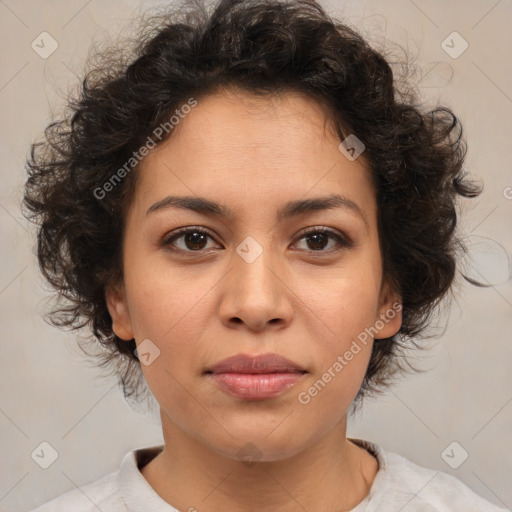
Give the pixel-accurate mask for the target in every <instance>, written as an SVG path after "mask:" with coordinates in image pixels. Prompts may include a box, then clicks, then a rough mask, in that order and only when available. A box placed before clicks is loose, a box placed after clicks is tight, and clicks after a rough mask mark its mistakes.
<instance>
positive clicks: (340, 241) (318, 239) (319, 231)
mask: <svg viewBox="0 0 512 512" xmlns="http://www.w3.org/2000/svg"><path fill="white" fill-rule="evenodd" d="M329 238H330V239H332V240H334V241H335V242H336V243H335V244H334V245H335V248H334V249H332V247H331V248H330V250H324V249H325V247H326V245H328V242H329ZM302 239H305V240H306V243H307V244H308V245H309V246H310V247H313V249H306V250H307V251H309V252H335V251H337V250H341V249H342V248H349V247H352V246H353V243H352V241H351V240H350V239H349V238H348V237H346V236H345V237H343V236H341V235H340V234H338V233H337V232H336V231H333V230H331V229H328V228H324V227H322V228H315V229H311V230H309V231H306V232H305V233H302V236H301V237H300V240H302ZM336 245H337V246H338V247H337V248H336Z"/></svg>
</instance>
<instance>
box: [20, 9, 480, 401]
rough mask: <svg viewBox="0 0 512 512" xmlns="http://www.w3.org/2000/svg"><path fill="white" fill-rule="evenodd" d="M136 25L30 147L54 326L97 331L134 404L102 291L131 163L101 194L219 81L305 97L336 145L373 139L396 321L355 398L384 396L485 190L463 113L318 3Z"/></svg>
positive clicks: (115, 261)
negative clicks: (319, 109) (466, 203)
mask: <svg viewBox="0 0 512 512" xmlns="http://www.w3.org/2000/svg"><path fill="white" fill-rule="evenodd" d="M155 21H156V22H155ZM144 23H145V22H144ZM143 28H144V30H142V31H140V32H139V33H138V35H137V36H136V38H135V44H134V45H133V47H132V52H131V54H130V55H127V54H126V51H125V46H124V45H119V44H118V45H117V46H115V45H114V47H113V48H110V50H109V51H103V52H100V53H98V55H96V57H97V62H96V63H95V65H94V66H93V67H92V69H90V70H89V71H88V72H87V73H86V75H85V78H84V79H83V81H82V83H81V89H80V93H79V97H78V98H71V99H69V101H68V104H67V109H68V110H67V113H66V115H64V116H63V117H62V118H61V119H60V120H58V121H53V122H52V123H51V124H49V125H48V126H47V128H46V130H45V137H44V139H43V140H42V141H39V142H37V143H34V144H32V145H31V151H30V156H29V157H28V158H27V166H26V167H27V172H28V179H27V182H26V187H25V195H24V214H25V215H26V216H27V218H29V219H30V220H32V221H33V222H35V223H36V224H37V225H38V232H37V240H38V245H37V256H38V261H39V265H40V268H41V271H42V273H43V275H44V276H45V278H46V279H47V280H48V282H49V283H50V285H51V286H52V287H53V288H54V289H55V290H56V291H57V293H56V295H55V297H56V299H57V301H56V302H57V304H56V306H55V307H54V308H53V310H52V311H51V313H50V314H49V317H50V322H51V323H52V324H53V325H56V326H60V327H68V328H71V329H81V328H83V327H86V326H88V327H89V328H90V329H91V331H92V333H93V336H90V339H91V341H93V344H94V345H95V346H96V347H99V348H100V349H101V350H99V351H98V352H97V353H95V354H93V356H94V361H96V364H98V363H99V365H100V366H102V367H104V368H107V369H108V370H109V371H110V372H111V373H114V374H115V375H117V376H118V378H119V382H120V384H121V385H122V389H123V393H124V396H125V398H129V397H132V398H134V397H136V398H138V397H140V393H141V391H143V388H144V387H145V381H144V379H143V378H142V372H141V369H140V363H139V360H138V359H137V356H136V354H135V353H134V350H135V348H136V345H135V340H133V339H132V340H122V339H120V338H118V337H117V336H116V335H115V333H114V332H113V330H112V319H111V317H110V314H109V312H108V309H107V306H106V300H105V290H106V289H107V287H108V286H110V285H112V284H113V283H119V282H121V281H122V278H123V275H122V239H123V230H124V219H125V214H126V210H127V207H128V205H129V204H130V201H131V198H132V197H133V192H134V188H135V183H136V178H137V165H136V164H135V165H133V170H131V172H126V173H123V179H122V180H119V181H120V183H116V184H115V186H112V187H110V188H111V190H109V193H108V194H104V193H101V194H99V193H97V191H98V190H100V189H101V187H103V186H104V184H105V183H106V182H108V181H109V179H111V177H112V175H113V171H114V170H115V169H120V168H122V167H123V165H125V164H126V162H127V161H129V159H130V158H131V157H132V156H133V154H134V151H136V150H137V149H138V148H140V147H141V145H142V144H144V142H145V141H147V140H149V139H150V138H151V139H152V140H153V141H154V142H155V143H156V142H157V141H156V140H154V137H153V135H154V133H155V132H154V130H155V129H156V128H157V127H159V126H160V125H161V124H162V123H165V122H166V121H168V119H169V116H170V114H172V113H173V112H175V110H176V109H178V108H179V107H180V105H183V104H184V103H186V101H187V99H189V98H191V97H193V98H196V99H199V100H200V98H201V97H205V96H206V95H211V94H213V93H215V92H217V91H219V90H222V89H223V88H226V89H227V88H236V89H238V90H241V91H245V92H250V93H252V94H255V95H260V96H263V95H265V94H281V93H286V92H292V91H293V92H301V93H305V94H306V95H308V96H309V97H310V98H311V99H312V100H314V101H317V102H319V103H320V104H322V105H323V106H325V107H327V112H328V115H329V117H330V121H332V123H333V126H334V127H335V129H336V133H337V134H338V135H339V137H340V140H343V139H344V138H345V137H346V136H348V135H349V134H351V133H354V134H357V137H358V138H359V139H360V140H361V141H362V142H363V143H364V145H365V146H366V149H365V151H364V153H363V155H362V156H361V158H363V159H364V161H365V162H366V163H367V165H368V167H369V169H370V171H371V177H372V180H373V183H374V185H375V187H376V191H377V205H378V231H379V238H380V244H381V251H382V258H383V276H384V278H385V279H386V280H387V281H388V282H389V283H391V284H392V285H393V286H394V289H395V290H396V291H398V292H399V294H400V296H401V299H402V308H403V309H402V325H401V328H400V331H399V332H398V333H397V334H396V335H394V336H393V337H390V338H387V339H381V340H379V341H378V342H376V343H374V346H373V352H372V355H371V359H370V362H369V366H368V368H367V372H366V376H365V378H364V380H363V382H362V385H361V389H360V391H359V393H358V395H357V397H356V400H354V404H356V403H359V401H360V400H361V399H362V398H363V397H365V396H367V395H369V394H372V393H380V392H382V390H384V389H386V388H387V387H389V386H390V385H391V384H392V382H393V381H394V379H395V377H396V376H397V375H399V373H400V370H406V366H405V364H407V365H408V366H409V368H412V366H411V365H410V362H408V361H407V358H405V357H404V350H405V348H406V344H404V343H402V342H403V340H406V339H407V341H408V342H409V341H410V340H412V338H413V337H416V338H419V337H420V335H421V337H425V336H426V334H425V332H426V330H427V327H430V326H431V323H432V322H431V320H432V319H433V314H434V313H435V312H436V311H437V310H438V309H440V308H438V306H439V304H440V301H441V299H443V298H445V296H447V292H448V291H449V290H451V289H452V283H453V281H454V278H455V274H456V262H457V253H458V251H459V250H463V251H465V250H466V249H465V247H464V244H463V243H462V240H463V239H462V238H461V237H459V236H458V235H457V233H456V229H455V228H456V224H457V211H456V206H457V204H456V199H457V195H459V196H463V197H467V198H469V197H476V196H477V195H478V194H479V193H480V192H481V188H479V186H477V185H475V184H474V183H471V182H469V181H467V178H466V177H465V176H466V173H465V172H464V171H463V168H462V166H463V161H464V158H465V154H466V143H465V141H464V139H463V137H462V127H461V124H460V121H459V120H458V119H457V117H456V116H455V115H454V114H453V112H452V111H451V110H450V109H449V108H446V107H442V106H437V107H436V108H435V109H433V110H428V109H425V108H423V107H422V106H421V104H420V103H419V101H418V94H417V93H416V92H414V90H413V88H412V87H409V86H410V85H411V84H410V83H408V82H407V80H402V82H400V79H399V77H396V76H394V74H393V70H392V67H391V65H390V63H389V62H388V61H387V60H386V58H385V53H384V51H377V50H376V49H373V48H372V47H371V46H370V44H369V43H368V42H366V40H365V39H364V38H363V37H362V35H360V34H359V32H358V31H357V30H355V29H353V28H351V27H349V26H348V25H347V24H346V23H341V22H339V21H338V20H333V19H332V18H331V17H330V16H328V15H327V14H326V13H325V11H324V10H323V8H322V7H321V6H319V5H318V4H317V3H316V2H315V1H314V0H290V1H286V2H285V1H279V0H263V1H262V0H258V1H253V0H221V1H220V2H219V3H218V4H217V5H215V6H214V8H213V9H211V10H209V9H208V8H207V6H205V4H204V3H203V2H202V1H200V0H197V1H195V2H190V1H188V2H186V3H184V4H183V5H182V6H181V7H180V8H177V9H176V8H174V10H173V11H172V12H166V13H165V14H164V15H161V14H160V15H158V16H153V17H152V18H151V22H148V23H146V24H145V25H143ZM402 64H404V62H402ZM406 66H407V65H406ZM171 134H172V130H169V131H168V133H166V134H165V136H164V137H163V138H162V139H161V140H160V141H158V142H161V141H163V140H165V139H166V138H167V137H169V136H171ZM124 174H126V176H124ZM95 191H96V192H95ZM462 275H463V277H464V278H465V279H466V280H467V281H469V282H472V283H473V284H477V285H480V283H477V282H475V281H472V280H471V279H470V278H468V277H466V276H465V275H464V274H462ZM98 341H99V345H98ZM413 344H414V346H415V347H416V348H424V347H420V346H419V345H417V344H416V343H415V342H414V341H413ZM84 350H85V349H84ZM86 352H87V351H86ZM414 370H415V371H421V370H416V369H414ZM146 392H147V389H146V390H144V394H145V393H146Z"/></svg>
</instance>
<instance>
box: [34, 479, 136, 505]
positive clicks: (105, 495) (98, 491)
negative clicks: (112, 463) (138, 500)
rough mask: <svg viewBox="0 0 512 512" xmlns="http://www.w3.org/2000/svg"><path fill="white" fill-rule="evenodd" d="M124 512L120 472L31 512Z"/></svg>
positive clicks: (72, 491) (66, 494)
mask: <svg viewBox="0 0 512 512" xmlns="http://www.w3.org/2000/svg"><path fill="white" fill-rule="evenodd" d="M98 510H101V511H102V512H124V511H125V510H127V509H126V507H125V506H124V503H123V501H122V498H121V496H120V495H119V485H118V472H117V471H116V472H114V473H111V474H109V475H106V476H104V477H102V478H100V479H99V480H97V481H95V482H93V483H91V484H88V485H85V486H82V487H80V488H77V489H73V490H71V491H68V492H66V493H65V494H62V495H61V496H58V497H57V498H55V499H53V500H51V501H49V502H47V503H45V504H44V505H41V506H39V507H38V508H36V509H34V510H32V511H31V512H70V511H73V512H98Z"/></svg>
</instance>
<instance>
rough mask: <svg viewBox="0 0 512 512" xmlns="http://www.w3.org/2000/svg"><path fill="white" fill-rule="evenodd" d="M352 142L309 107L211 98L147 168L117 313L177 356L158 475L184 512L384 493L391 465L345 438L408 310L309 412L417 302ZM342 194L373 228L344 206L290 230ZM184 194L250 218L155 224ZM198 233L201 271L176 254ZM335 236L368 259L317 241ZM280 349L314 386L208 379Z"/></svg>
mask: <svg viewBox="0 0 512 512" xmlns="http://www.w3.org/2000/svg"><path fill="white" fill-rule="evenodd" d="M339 142H340V141H339V139H338V138H337V137H336V135H335V134H334V132H333V131H332V130H331V129H330V125H329V124H328V123H327V121H326V117H325V113H324V111H323V109H322V107H321V106H320V105H319V104H318V103H316V102H315V101H314V100H312V99H311V98H309V97H307V96H305V95H301V94H298V93H291V92H290V93H286V94H284V95H281V96H279V97H273V98H258V97H255V96H253V95H250V94H248V93H246V92H241V91H237V90H229V91H227V90H226V91H222V92H217V93H215V94H213V95H210V96H208V97H205V98H202V99H200V101H199V102H198V105H197V106H196V107H194V108H193V109H192V110H191V112H190V113H189V114H187V115H186V116H184V118H183V119H182V120H180V123H179V125H178V126H176V128H175V129H174V131H173V134H172V137H170V138H169V139H167V140H166V141H165V142H163V143H161V144H159V145H158V146H157V147H156V148H155V149H153V150H152V151H151V152H150V154H149V155H148V156H147V157H146V158H145V159H144V160H143V162H142V164H141V167H140V168H139V169H137V172H139V173H140V174H139V176H138V182H137V186H136V191H135V195H134V198H133V201H132V203H131V205H130V208H129V210H128V213H127V219H126V231H125V237H124V242H123V244H124V245H123V250H124V258H123V267H124V268H123V270H124V281H123V283H120V284H119V285H118V286H116V287H111V288H109V290H108V291H107V292H106V298H107V303H108V308H109V311H110V314H111V316H112V319H113V329H114V332H115V333H116V334H117V335H118V336H119V337H121V338H123V339H132V338H135V340H136V343H137V345H139V344H140V343H141V342H142V341H143V340H145V339H149V340H151V342H152V343H154V344H155V345H156V346H157V347H158V348H159V350H160V355H159V356H158V357H157V358H156V359H155V360H154V361H153V362H152V363H151V364H149V365H147V366H146V365H142V371H143V373H144V377H145V379H146V381H147V383H148V386H149V388H150V390H151V392H152V393H153V394H154V396H155V398H156V400H157V401H158V403H159V405H160V414H161V419H162V427H163V436H164V442H165V447H164V450H163V452H162V453H161V454H160V455H159V456H157V457H156V458H155V459H154V460H152V461H151V462H150V463H149V464H148V465H146V466H145V467H144V468H143V469H142V474H143V476H144V477H145V478H146V480H147V481H148V482H149V484H150V485H151V486H152V487H153V488H154V489H155V491H156V492H157V493H158V494H159V495H160V496H161V497H162V498H163V499H164V500H165V501H167V502H168V503H170V504H171V505H173V506H174V507H176V508H178V509H179V510H182V511H187V510H194V508H195V509H197V510H199V511H200V512H209V511H215V512H218V511H220V510H237V511H240V512H245V511H254V510H272V511H275V512H291V511H297V510H302V508H301V507H304V509H305V510H326V511H341V510H350V509H351V508H353V507H354V506H356V505H357V504H358V503H359V502H360V501H362V500H363V499H364V497H365V496H366V495H367V494H368V492H369V489H370V487H371V485H372V482H373V480H374V478H375V475H376V473H377V471H378V463H377V461H376V459H375V458H374V457H373V456H372V455H371V454H370V453H369V452H367V451H366V450H364V449H362V448H360V447H358V446H356V445H355V444H354V443H352V442H350V441H349V440H348V439H347V438H346V425H347V411H348V410H349V407H350V404H351V403H352V401H353V399H354V397H355V396H356V394H357V391H358V390H359V388H360V385H361V382H362V380H363V378H364V375H365V371H366V368H367V365H368V362H369V358H370V353H371V347H372V344H373V343H378V339H379V338H386V337H389V336H392V335H393V334H395V333H396V332H397V331H398V330H399V328H400V325H401V314H400V312H397V313H396V315H395V316H394V318H393V319H392V320H389V321H388V322H386V323H385V324H384V327H383V328H382V329H381V330H380V331H379V332H378V333H377V334H376V335H375V340H373V339H370V341H369V342H368V343H367V345H366V346H364V345H361V347H362V349H361V351H360V352H359V353H358V354H357V355H355V356H354V358H353V359H352V360H351V361H350V362H349V363H348V364H347V365H346V366H345V367H344V368H343V370H342V371H341V372H339V373H337V374H336V376H335V377H334V378H332V380H331V381H330V382H329V383H328V384H327V385H326V386H325V387H324V388H323V389H322V390H321V392H319V393H318V395H317V396H315V397H314V398H312V399H311V401H310V402H309V403H308V404H307V405H303V404H301V403H299V401H298V394H299V393H300V392H301V391H307V390H308V388H310V387H311V386H312V384H313V383H314V382H315V381H317V380H318V379H320V378H321V376H322V374H323V373H324V372H325V371H326V370H327V369H328V368H329V367H332V365H333V363H334V362H335V361H336V360H337V357H338V356H339V355H342V354H343V353H344V352H345V351H346V350H348V349H349V348H350V346H351V343H352V341H353V340H355V339H356V337H357V336H358V334H359V333H361V332H362V331H364V329H365V328H369V327H371V326H374V325H375V323H376V321H377V320H379V318H381V316H380V315H383V314H385V313H386V311H389V310H391V309H392V305H393V304H394V303H395V304H396V302H399V301H400V297H399V296H398V295H397V294H396V293H395V292H394V291H393V290H391V289H390V287H388V286H387V285H386V284H385V282H384V280H383V275H382V260H381V252H380V245H379V236H378V231H377V203H376V198H375V190H374V187H373V185H372V183H371V181H370V178H369V172H368V166H367V164H366V163H365V161H364V160H363V158H362V157H359V158H357V159H356V160H355V161H350V160H348V159H347V158H346V157H345V156H344V155H343V154H342V153H341V152H340V151H339V149H338V145H339ZM333 193H338V194H341V195H343V196H345V197H347V198H349V199H350V200H352V201H354V202H355V203H357V204H358V205H359V207H360V209H361V210H362V212H363V214H364V216H365V217H366V221H367V225H366V224H365V221H364V220H363V218H362V217H361V216H359V215H357V214H355V213H354V212H352V211H350V210H348V209H343V208H334V209H329V210H319V211H315V212H313V213H311V212H310V213H307V214H303V215H300V216H297V217H294V218H290V219H286V220H283V221H281V222H279V221H278V220H277V218H276V212H277V211H278V210H279V209H280V208H282V207H283V205H284V204H285V203H287V202H288V201H292V200H297V199H304V198H315V197H322V196H328V195H331V194H333ZM171 194H172V195H178V196H185V195H188V196H202V197H206V198H208V199H211V200H214V201H216V202H220V203H223V204H225V205H226V206H227V207H229V208H230V209H232V210H233V212H234V216H235V217H234V219H232V220H228V219H224V218H218V217H215V216H211V215H205V214H200V213H197V212H193V211H190V210H184V209H178V208H175V207H172V208H168V209H162V210H159V211H155V212H153V213H150V214H146V211H147V210H148V208H149V207H150V206H151V205H153V204H154V203H156V202H158V201H160V200H162V199H163V198H164V197H166V196H168V195H171ZM186 226H194V227H202V228H204V229H206V230H208V231H209V232H210V233H211V234H212V238H206V239H205V240H203V241H202V243H199V244H198V243H197V241H196V242H195V243H194V241H193V242H192V243H191V242H190V238H189V239H188V244H187V237H184V236H182V237H181V238H180V239H178V240H175V241H174V247H176V248H177V249H178V250H179V249H182V251H188V254H189V255H190V257H187V256H185V255H180V253H179V252H173V251H172V250H171V249H170V247H169V246H167V247H166V246H162V244H161V242H162V240H163V239H165V237H166V235H167V236H168V235H169V233H171V232H175V231H176V230H177V229H178V228H181V227H186ZM319 227H328V228H331V229H332V230H334V231H335V232H337V233H338V234H340V235H342V236H343V235H345V236H348V237H350V238H351V240H352V241H353V242H354V245H353V246H352V247H344V246H341V245H338V242H336V240H335V239H332V238H330V237H329V238H325V237H324V239H323V240H322V239H321V240H320V243H316V244H315V242H314V241H313V242H312V241H311V239H308V238H307V237H304V236H303V234H302V231H303V230H304V228H319ZM248 236H251V237H253V238H254V239H255V240H256V241H257V243H258V244H259V245H260V246H261V249H262V251H263V252H262V254H261V255H260V256H259V257H258V258H257V259H255V260H254V261H253V262H251V263H247V262H246V261H245V260H244V259H243V258H242V257H240V256H239V254H238V253H237V252H236V249H237V247H238V246H239V245H240V244H241V242H242V241H244V240H245V239H246V237H248ZM308 240H309V241H308ZM322 244H323V245H322ZM197 247H199V252H197ZM318 247H320V248H318ZM195 248H196V252H194V249H195ZM268 352H273V353H278V354H280V355H283V356H285V357H287V358H289V359H291V360H292V361H294V362H296V363H297V364H299V365H301V366H302V367H303V368H304V369H306V370H307V372H308V373H307V374H305V375H304V376H303V377H302V379H301V380H300V381H299V382H298V383H297V384H296V385H295V386H293V387H292V388H289V389H287V390H286V391H285V392H284V393H282V394H281V395H279V396H277V397H274V398H272V399H268V400H263V401H244V400H241V399H239V398H236V397H232V396H229V395H227V394H226V393H225V392H223V391H222V390H220V389H219V388H218V387H216V386H214V385H213V384H212V382H211V380H210V379H209V378H208V377H207V376H206V375H204V371H205V370H206V368H207V367H209V366H211V365H213V364H215V363H217V362H219V361H220V360H222V359H224V358H226V357H229V356H232V355H235V354H240V353H246V354H262V353H268ZM247 443H252V445H254V446H256V447H257V450H258V456H259V459H258V462H257V463H256V464H254V465H249V464H246V463H244V462H243V461H241V460H240V459H239V456H238V455H237V452H238V451H239V450H240V449H241V448H242V447H244V446H247ZM192 507H194V508H192Z"/></svg>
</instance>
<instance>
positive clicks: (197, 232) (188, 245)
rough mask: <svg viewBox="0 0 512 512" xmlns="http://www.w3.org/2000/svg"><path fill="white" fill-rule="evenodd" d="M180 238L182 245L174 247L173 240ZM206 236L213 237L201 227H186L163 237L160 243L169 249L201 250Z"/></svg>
mask: <svg viewBox="0 0 512 512" xmlns="http://www.w3.org/2000/svg"><path fill="white" fill-rule="evenodd" d="M180 238H182V239H183V240H182V246H181V247H176V246H175V242H176V241H177V240H179V239H180ZM208 238H211V239H213V237H212V235H211V234H210V233H209V232H208V231H206V230H204V229H203V228H198V227H186V228H181V229H179V230H178V231H176V232H175V233H171V235H170V236H167V237H165V238H164V239H163V240H162V245H163V246H165V247H170V249H171V250H176V251H179V252H182V253H187V252H188V253H190V252H201V251H202V250H203V249H204V248H205V245H206V243H207V242H208Z"/></svg>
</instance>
